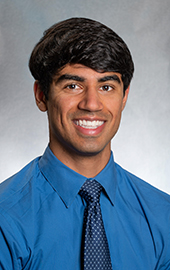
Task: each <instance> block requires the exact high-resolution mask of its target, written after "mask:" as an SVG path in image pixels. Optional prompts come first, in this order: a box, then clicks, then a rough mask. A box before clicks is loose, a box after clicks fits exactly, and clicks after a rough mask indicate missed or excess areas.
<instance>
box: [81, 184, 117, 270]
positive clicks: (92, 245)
mask: <svg viewBox="0 0 170 270" xmlns="http://www.w3.org/2000/svg"><path fill="white" fill-rule="evenodd" d="M102 189H103V188H102V186H101V185H100V184H99V183H98V182H97V181H96V180H86V182H85V183H84V184H83V186H82V187H81V189H80V192H79V194H80V195H81V197H82V198H84V199H85V201H86V203H87V206H86V208H85V211H84V239H83V241H84V248H83V265H84V270H112V264H111V259H110V252H109V246H108V242H107V238H106V233H105V229H104V225H103V219H102V214H101V209H100V202H99V201H100V194H101V191H102Z"/></svg>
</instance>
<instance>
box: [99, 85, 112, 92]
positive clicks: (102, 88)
mask: <svg viewBox="0 0 170 270" xmlns="http://www.w3.org/2000/svg"><path fill="white" fill-rule="evenodd" d="M112 89H113V87H112V86H110V85H107V84H106V85H103V86H101V90H103V91H111V90H112Z"/></svg>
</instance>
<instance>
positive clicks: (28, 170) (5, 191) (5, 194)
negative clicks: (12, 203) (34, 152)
mask: <svg viewBox="0 0 170 270" xmlns="http://www.w3.org/2000/svg"><path fill="white" fill-rule="evenodd" d="M38 161H39V157H37V158H36V159H34V160H32V161H31V162H30V163H29V164H27V165H26V166H25V167H24V168H22V169H21V170H20V171H19V172H18V173H16V174H15V175H13V176H11V177H10V178H8V179H6V180H5V181H3V182H2V183H0V206H1V204H2V203H3V202H4V201H7V200H8V198H10V197H14V198H15V195H16V194H17V193H19V192H20V191H22V190H24V189H25V187H26V186H27V185H28V184H29V182H31V181H33V179H34V178H36V176H37V175H38V174H39V168H38Z"/></svg>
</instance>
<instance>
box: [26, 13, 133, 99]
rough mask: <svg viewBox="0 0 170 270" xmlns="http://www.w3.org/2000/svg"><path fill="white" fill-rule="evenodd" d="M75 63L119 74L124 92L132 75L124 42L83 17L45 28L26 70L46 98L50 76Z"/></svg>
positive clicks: (106, 29) (112, 32) (99, 24)
mask: <svg viewBox="0 0 170 270" xmlns="http://www.w3.org/2000/svg"><path fill="white" fill-rule="evenodd" d="M75 63H79V64H83V65H85V66H87V67H90V68H92V69H94V70H95V71H97V72H107V71H113V72H118V73H120V74H121V76H122V81H123V85H124V92H125V91H126V89H127V87H128V86H129V84H130V81H131V79H132V77H133V72H134V64H133V60H132V57H131V54H130V51H129V49H128V47H127V45H126V44H125V42H124V41H123V40H122V39H121V38H120V37H119V36H118V35H117V34H116V33H115V32H114V31H113V30H111V29H110V28H108V27H107V26H105V25H103V24H101V23H100V22H97V21H94V20H91V19H86V18H71V19H67V20H65V21H62V22H59V23H57V24H54V25H53V26H51V27H50V28H49V29H47V30H46V31H45V32H44V35H43V37H42V38H41V39H40V41H39V42H38V43H37V45H36V46H35V47H34V49H33V51H32V54H31V56H30V60H29V68H30V71H31V73H32V75H33V77H34V78H35V80H38V82H39V85H40V87H41V89H42V91H43V92H44V94H45V96H46V98H48V91H49V88H50V84H51V83H52V80H53V77H54V76H55V75H56V74H57V72H58V71H59V70H61V69H62V68H63V67H64V66H65V65H66V64H75Z"/></svg>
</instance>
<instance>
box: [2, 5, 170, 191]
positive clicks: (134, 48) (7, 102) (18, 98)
mask: <svg viewBox="0 0 170 270" xmlns="http://www.w3.org/2000/svg"><path fill="white" fill-rule="evenodd" d="M75 16H78V17H88V18H92V19H96V20H99V21H101V22H103V23H104V24H106V25H108V26H109V27H111V28H112V29H113V30H115V31H116V32H117V33H118V34H119V35H120V36H121V37H122V38H123V39H124V40H125V41H126V43H127V44H128V46H129V48H130V50H131V52H132V55H133V58H134V62H135V68H136V71H135V75H134V79H133V81H132V84H131V91H130V96H129V99H128V103H127V106H126V108H125V111H124V113H123V118H122V123H121V128H120V130H119V132H118V134H117V135H116V137H115V139H114V140H113V141H112V149H113V151H114V156H115V160H116V161H117V162H118V163H120V164H121V165H122V166H123V167H124V168H125V169H127V170H129V171H131V172H132V173H134V174H136V175H138V176H139V177H141V178H143V179H144V180H146V181H147V182H149V183H151V184H153V185H154V186H156V187H158V188H160V189H162V190H163V191H166V192H168V193H170V165H169V161H170V154H169V151H170V140H169V138H170V65H169V63H170V1H169V0H142V1H140V0H138V1H136V0H104V1H102V0H51V1H50V0H28V1H26V0H22V1H21V0H11V1H10V0H0V82H1V84H0V85H1V89H0V91H1V92H0V94H1V98H0V110H1V111H0V112H1V113H0V134H1V141H0V149H1V155H0V181H3V180H4V179H5V178H7V177H9V176H10V175H12V174H14V173H15V172H17V171H18V170H19V169H20V168H21V167H23V166H24V165H25V164H26V163H28V162H29V161H30V160H32V159H33V158H35V157H36V156H39V155H41V154H42V153H43V152H44V149H45V147H46V145H47V143H48V124H47V117H46V113H41V112H40V111H39V110H38V109H37V108H36V105H35V103H34V98H33V91H32V89H33V87H32V86H33V79H32V77H31V75H30V74H29V70H28V66H27V63H28V58H29V55H30V53H31V50H32V48H33V46H34V45H35V43H37V41H38V40H39V38H40V37H41V36H42V33H43V31H44V30H45V29H47V28H48V27H50V26H51V25H52V24H54V23H56V22H58V21H60V20H63V19H66V18H70V17H75Z"/></svg>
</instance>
